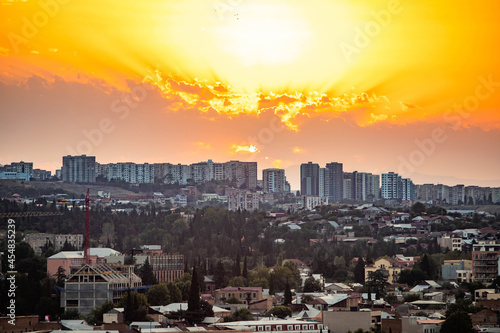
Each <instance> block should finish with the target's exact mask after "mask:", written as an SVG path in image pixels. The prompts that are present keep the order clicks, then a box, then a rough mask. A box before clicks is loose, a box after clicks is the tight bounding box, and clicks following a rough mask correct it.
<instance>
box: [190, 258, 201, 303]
mask: <svg viewBox="0 0 500 333" xmlns="http://www.w3.org/2000/svg"><path fill="white" fill-rule="evenodd" d="M188 311H189V312H199V311H200V285H199V282H198V273H197V272H196V267H193V276H192V279H191V288H190V291H189V298H188Z"/></svg>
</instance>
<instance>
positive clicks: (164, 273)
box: [134, 253, 184, 283]
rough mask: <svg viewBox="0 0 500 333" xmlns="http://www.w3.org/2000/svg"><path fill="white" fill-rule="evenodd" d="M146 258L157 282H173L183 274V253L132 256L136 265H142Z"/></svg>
mask: <svg viewBox="0 0 500 333" xmlns="http://www.w3.org/2000/svg"><path fill="white" fill-rule="evenodd" d="M146 258H147V259H148V261H149V264H150V265H151V268H152V270H153V274H154V275H155V277H156V280H157V281H158V283H168V282H173V281H175V280H176V279H178V278H180V277H181V276H182V275H183V274H184V255H183V254H164V253H160V254H150V255H146V254H138V255H135V256H134V259H135V263H136V265H140V266H142V265H143V264H144V263H145V262H146Z"/></svg>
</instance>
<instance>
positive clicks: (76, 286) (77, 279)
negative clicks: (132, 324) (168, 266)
mask: <svg viewBox="0 0 500 333" xmlns="http://www.w3.org/2000/svg"><path fill="white" fill-rule="evenodd" d="M140 287H142V281H141V278H140V277H138V276H137V275H135V274H134V267H133V266H124V265H111V264H93V265H87V264H85V265H83V266H81V267H80V268H79V269H78V270H77V271H76V272H74V273H73V274H71V275H70V276H69V277H68V279H67V280H66V283H65V285H64V288H63V289H62V290H61V307H63V308H64V309H65V311H68V310H77V311H78V313H80V314H81V315H88V314H89V313H90V311H91V310H92V309H94V308H95V307H97V306H100V305H101V304H103V303H104V302H106V301H113V302H114V303H116V302H118V301H119V300H120V298H121V297H122V296H123V295H124V293H125V292H126V291H127V290H128V289H129V288H131V289H136V288H140Z"/></svg>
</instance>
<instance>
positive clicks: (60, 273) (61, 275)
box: [54, 266, 68, 288]
mask: <svg viewBox="0 0 500 333" xmlns="http://www.w3.org/2000/svg"><path fill="white" fill-rule="evenodd" d="M54 276H55V278H56V285H58V286H59V287H61V288H62V287H64V281H65V280H66V279H67V278H68V277H67V276H66V270H65V269H64V268H63V267H62V266H59V267H58V268H57V272H56V274H54Z"/></svg>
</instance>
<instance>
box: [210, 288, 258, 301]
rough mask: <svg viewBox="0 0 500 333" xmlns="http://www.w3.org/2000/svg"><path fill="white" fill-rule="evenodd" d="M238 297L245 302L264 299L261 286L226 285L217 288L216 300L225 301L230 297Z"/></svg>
mask: <svg viewBox="0 0 500 333" xmlns="http://www.w3.org/2000/svg"><path fill="white" fill-rule="evenodd" d="M233 297H234V298H236V299H237V300H239V301H241V302H242V303H243V304H250V303H252V302H255V301H260V300H262V288H261V287H226V288H222V289H217V290H215V302H216V303H224V301H226V300H228V299H230V298H233Z"/></svg>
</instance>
